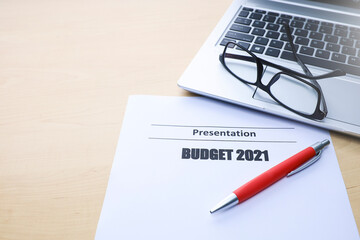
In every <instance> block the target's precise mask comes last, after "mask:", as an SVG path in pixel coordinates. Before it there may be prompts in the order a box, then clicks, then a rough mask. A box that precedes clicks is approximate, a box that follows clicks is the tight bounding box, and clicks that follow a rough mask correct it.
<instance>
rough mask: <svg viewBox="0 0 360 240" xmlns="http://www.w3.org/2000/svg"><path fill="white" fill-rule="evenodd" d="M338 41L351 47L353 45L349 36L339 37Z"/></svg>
mask: <svg viewBox="0 0 360 240" xmlns="http://www.w3.org/2000/svg"><path fill="white" fill-rule="evenodd" d="M339 43H340V44H341V45H345V46H348V47H352V46H353V45H354V40H353V39H350V38H341V39H340V42H339Z"/></svg>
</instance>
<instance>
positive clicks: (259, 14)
mask: <svg viewBox="0 0 360 240" xmlns="http://www.w3.org/2000/svg"><path fill="white" fill-rule="evenodd" d="M262 16H263V15H262V14H261V13H252V14H250V17H249V18H251V19H256V20H260V19H261V18H262Z"/></svg>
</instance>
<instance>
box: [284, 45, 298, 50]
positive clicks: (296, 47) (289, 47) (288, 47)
mask: <svg viewBox="0 0 360 240" xmlns="http://www.w3.org/2000/svg"><path fill="white" fill-rule="evenodd" d="M294 47H295V50H296V52H297V50H298V49H299V45H297V44H294ZM284 49H285V50H288V51H292V50H291V45H290V43H286V44H285V48H284Z"/></svg>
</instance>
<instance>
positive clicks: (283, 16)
mask: <svg viewBox="0 0 360 240" xmlns="http://www.w3.org/2000/svg"><path fill="white" fill-rule="evenodd" d="M280 17H282V18H288V19H292V16H291V15H287V14H281V15H280Z"/></svg>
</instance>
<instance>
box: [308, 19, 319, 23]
mask: <svg viewBox="0 0 360 240" xmlns="http://www.w3.org/2000/svg"><path fill="white" fill-rule="evenodd" d="M307 22H308V23H313V24H319V23H320V21H318V20H314V19H308V20H307Z"/></svg>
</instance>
